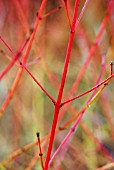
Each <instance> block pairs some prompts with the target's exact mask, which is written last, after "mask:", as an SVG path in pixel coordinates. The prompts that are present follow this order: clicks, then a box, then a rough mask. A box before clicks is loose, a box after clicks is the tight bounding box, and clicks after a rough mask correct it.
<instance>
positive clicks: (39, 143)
mask: <svg viewBox="0 0 114 170" xmlns="http://www.w3.org/2000/svg"><path fill="white" fill-rule="evenodd" d="M37 138H38V146H39V150H40V153H39V156H40V160H41V166H42V169H43V170H44V165H43V158H42V156H43V154H42V149H41V142H40V134H39V133H37Z"/></svg>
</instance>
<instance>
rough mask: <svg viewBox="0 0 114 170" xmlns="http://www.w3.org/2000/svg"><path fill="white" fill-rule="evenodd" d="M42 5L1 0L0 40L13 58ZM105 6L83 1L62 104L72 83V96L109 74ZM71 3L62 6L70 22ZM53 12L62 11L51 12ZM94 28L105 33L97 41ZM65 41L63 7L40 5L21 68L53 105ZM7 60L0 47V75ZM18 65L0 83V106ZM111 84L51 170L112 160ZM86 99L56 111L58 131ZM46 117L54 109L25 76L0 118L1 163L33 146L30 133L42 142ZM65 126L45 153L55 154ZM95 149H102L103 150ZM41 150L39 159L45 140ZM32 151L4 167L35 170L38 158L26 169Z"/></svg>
mask: <svg viewBox="0 0 114 170" xmlns="http://www.w3.org/2000/svg"><path fill="white" fill-rule="evenodd" d="M41 2H42V1H41V0H24V1H22V0H20V1H18V0H11V1H7V0H4V1H3V0H1V1H0V35H1V37H2V38H3V39H4V40H5V41H6V42H7V44H8V45H9V46H10V47H11V49H12V50H13V51H14V53H16V52H17V51H18V50H19V48H20V47H21V45H22V43H23V42H24V40H25V39H27V38H28V36H29V34H30V30H32V29H33V28H34V23H35V20H36V14H37V12H38V11H39V8H40V5H41ZM84 3H85V1H84V0H81V1H80V5H79V12H78V16H79V14H80V12H81V10H82V7H83V6H84ZM110 3H111V1H110V0H109V1H107V0H99V1H94V2H93V1H89V2H88V4H87V7H86V10H85V12H84V14H83V16H82V19H81V21H80V23H79V25H78V26H77V29H76V32H75V37H74V41H73V47H72V52H71V58H70V63H69V69H68V74H67V79H66V83H65V89H64V96H63V101H64V100H65V99H66V98H68V96H69V93H70V90H71V89H72V86H73V85H74V83H75V82H77V84H76V85H75V88H74V90H73V96H76V95H79V94H80V93H83V92H85V91H87V90H88V89H90V88H92V87H93V86H95V85H96V82H97V80H98V78H99V76H100V74H101V76H102V77H101V79H100V81H99V82H101V81H103V80H104V79H106V78H107V77H108V76H109V75H110V62H111V61H113V60H114V31H113V28H114V9H112V11H111V10H110V8H109V4H110ZM74 4H75V1H74V0H69V1H68V10H69V16H70V18H71V20H72V17H73V9H74ZM60 6H61V8H58V7H60ZM53 9H57V10H56V12H53V13H52V14H50V15H48V16H46V15H45V14H47V13H48V12H50V11H52V10H53ZM107 11H108V12H107ZM101 25H102V26H104V27H103V28H102V33H101V34H99V36H98V33H99V30H100V28H101ZM69 35H70V26H69V22H68V17H67V15H66V9H65V6H64V1H62V0H56V1H47V3H46V7H45V10H44V12H43V16H42V19H41V21H40V23H39V27H38V30H37V33H36V36H35V39H34V42H33V44H32V48H31V50H30V53H29V56H28V60H27V68H28V69H29V70H30V72H31V73H32V74H33V75H34V76H35V78H36V79H37V80H38V81H39V82H40V83H41V84H42V85H43V87H44V88H45V89H46V90H47V91H48V92H49V94H51V95H52V96H53V98H54V99H57V94H58V89H59V85H60V81H61V76H62V72H63V66H64V61H65V56H66V50H67V45H68V40H69ZM25 50H26V47H25V48H24V50H23V52H22V55H21V57H20V59H22V58H23V55H24V54H25ZM12 58H13V55H12V54H11V52H10V51H9V50H8V49H7V47H6V46H5V45H4V44H3V43H2V41H0V73H2V72H3V70H4V69H5V68H6V66H7V65H8V64H9V63H10V62H11V59H12ZM88 58H89V59H88ZM87 60H88V64H86V63H87ZM85 65H86V69H85V71H84V73H83V74H82V75H81V78H80V77H79V75H80V74H81V73H80V72H81V71H82V70H83V67H84V66H85ZM19 67H20V66H19V63H18V62H16V63H15V64H14V66H13V67H12V68H11V69H10V70H9V71H8V73H7V74H6V75H5V76H4V77H3V78H2V79H1V80H0V108H2V106H3V104H4V102H5V101H6V98H7V95H8V93H10V89H11V87H12V85H13V82H14V80H15V78H16V75H17V73H18V70H19ZM113 83H114V79H112V80H111V82H110V83H109V84H108V86H106V88H105V89H104V90H103V91H102V93H101V94H100V96H98V98H97V99H96V100H95V101H94V102H93V103H92V105H91V107H90V108H89V109H87V111H86V112H85V114H84V116H83V119H82V121H81V123H80V125H79V126H78V128H77V129H76V131H75V133H74V134H73V136H72V137H71V138H70V141H69V143H68V144H67V145H66V149H63V150H61V152H60V153H59V154H58V155H57V157H56V158H55V159H54V161H53V164H52V165H51V166H50V169H59V170H75V169H78V170H94V169H96V168H98V167H100V166H103V165H105V164H107V163H110V162H111V161H112V160H114V104H113V102H114V97H113V96H114V90H113V87H114V85H113ZM90 95H91V94H87V95H85V96H84V97H81V98H80V99H77V100H75V101H73V102H71V103H70V104H69V105H68V106H67V108H66V109H65V107H66V106H63V108H61V111H60V112H62V113H61V114H62V115H63V116H62V119H61V121H59V123H58V125H57V128H59V127H62V125H63V124H64V123H66V122H67V121H68V120H69V119H71V118H72V117H73V116H74V115H75V114H77V113H78V112H79V111H80V110H81V109H82V108H83V107H84V106H85V105H86V104H87V101H88V99H89V97H90ZM53 112H54V105H53V103H52V102H50V100H49V99H48V97H47V96H46V95H45V94H44V93H43V92H42V91H41V89H40V88H39V87H38V86H37V85H36V83H35V82H34V81H33V80H32V78H31V77H30V76H29V74H28V73H27V72H26V71H25V70H24V71H23V74H22V76H21V78H20V81H19V83H18V86H17V88H16V90H15V92H14V94H13V97H12V99H11V100H10V102H9V104H8V106H7V108H6V109H5V111H4V112H3V114H2V116H1V118H0V162H1V163H2V161H3V160H6V159H7V158H8V157H9V156H11V154H12V153H15V151H16V150H18V149H21V148H22V147H24V146H26V145H28V144H31V143H33V142H35V141H37V137H36V132H40V137H41V139H42V138H43V137H45V136H46V135H47V134H49V131H50V128H51V123H52V120H53ZM72 125H73V123H71V124H70V126H68V127H67V128H66V129H65V130H63V131H60V132H59V133H58V134H57V135H56V137H55V141H54V146H53V151H52V153H54V151H55V150H56V149H57V148H58V146H59V145H60V143H61V142H62V140H63V139H64V137H65V136H66V134H67V133H68V131H69V130H70V128H71V126H72ZM47 142H48V141H47ZM100 144H102V145H100ZM101 146H102V147H103V148H105V149H106V150H105V152H104V150H102V147H101ZM42 151H43V155H44V159H45V156H46V151H47V143H46V141H45V140H44V145H43V146H42ZM63 151H64V152H63ZM106 151H107V152H106ZM37 152H38V146H37V145H35V144H34V146H33V147H30V148H29V149H27V150H26V151H22V152H21V154H18V155H17V156H16V157H15V158H13V159H12V160H10V161H7V163H5V165H4V169H6V170H14V169H17V170H23V169H26V170H27V169H32V170H40V169H41V163H40V159H39V157H38V156H37V159H36V161H34V163H33V165H32V166H31V162H32V160H34V155H35V154H36V153H37ZM37 155H38V154H37ZM2 168H3V167H2Z"/></svg>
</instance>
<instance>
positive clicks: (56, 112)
mask: <svg viewBox="0 0 114 170" xmlns="http://www.w3.org/2000/svg"><path fill="white" fill-rule="evenodd" d="M78 6H79V0H76V2H75V8H74V16H73V21H72V26H71V32H70V37H69V43H68V47H67V52H66V59H65V63H64V69H63V74H62V79H61V84H60V89H59V92H58V98H57V102H56V104H55V111H54V119H53V123H52V127H51V134H50V141H49V145H48V151H47V155H46V161H45V166H44V170H48V165H49V161H50V155H51V151H52V146H53V141H54V136H55V130H56V125H57V120H58V114H59V110H60V107H61V100H62V95H63V90H64V85H65V80H66V75H67V70H68V64H69V59H70V53H71V49H72V43H73V38H74V33H75V24H76V18H77V12H78Z"/></svg>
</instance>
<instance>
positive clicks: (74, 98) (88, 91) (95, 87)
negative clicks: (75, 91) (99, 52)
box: [61, 74, 114, 106]
mask: <svg viewBox="0 0 114 170" xmlns="http://www.w3.org/2000/svg"><path fill="white" fill-rule="evenodd" d="M113 76H114V74H111V76H110V77H108V78H107V79H106V80H104V81H103V82H101V83H100V84H98V85H96V86H94V87H93V88H91V89H90V90H87V91H86V92H84V93H82V94H80V95H78V96H76V97H73V98H72V99H69V100H66V101H65V102H63V103H61V106H63V105H64V104H67V103H69V102H71V101H73V100H76V99H78V98H80V97H82V96H84V95H86V94H88V93H90V92H91V91H93V90H95V89H97V88H98V87H100V86H101V85H103V84H104V85H105V83H106V82H107V81H109V80H110V79H111V78H112V77H113ZM106 85H107V84H106Z"/></svg>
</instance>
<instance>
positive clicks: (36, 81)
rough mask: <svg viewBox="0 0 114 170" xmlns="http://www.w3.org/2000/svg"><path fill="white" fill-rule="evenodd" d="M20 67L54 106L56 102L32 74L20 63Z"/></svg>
mask: <svg viewBox="0 0 114 170" xmlns="http://www.w3.org/2000/svg"><path fill="white" fill-rule="evenodd" d="M20 65H21V66H22V67H23V68H24V69H25V70H26V71H27V73H28V74H29V75H30V76H31V77H32V79H33V80H34V81H35V83H36V84H37V85H38V86H39V87H40V88H41V89H42V91H43V92H44V93H45V94H46V95H47V96H48V97H49V98H50V99H51V101H52V102H53V103H54V104H55V103H56V101H55V100H54V99H53V98H52V96H50V94H49V93H48V92H47V91H46V90H45V89H44V87H43V86H42V85H41V84H40V83H39V82H38V80H37V79H36V78H35V77H34V76H33V75H32V73H31V72H30V71H29V70H28V69H27V67H26V65H25V64H24V63H23V62H21V61H20Z"/></svg>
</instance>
